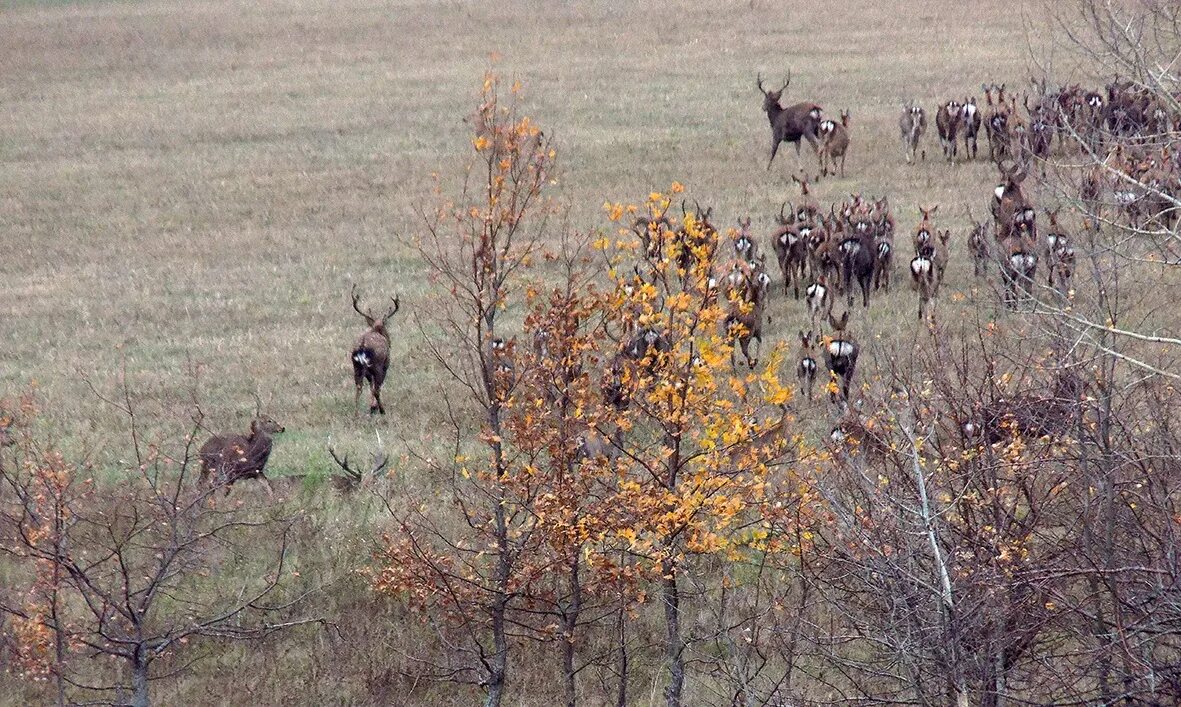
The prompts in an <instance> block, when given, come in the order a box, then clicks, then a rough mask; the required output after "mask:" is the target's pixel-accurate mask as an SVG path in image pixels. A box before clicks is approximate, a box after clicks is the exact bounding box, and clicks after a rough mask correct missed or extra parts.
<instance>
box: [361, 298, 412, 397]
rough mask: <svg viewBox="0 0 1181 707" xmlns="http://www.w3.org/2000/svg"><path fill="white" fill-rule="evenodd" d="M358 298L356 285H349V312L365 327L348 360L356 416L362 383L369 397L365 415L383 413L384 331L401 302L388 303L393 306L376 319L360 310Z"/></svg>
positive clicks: (387, 346)
mask: <svg viewBox="0 0 1181 707" xmlns="http://www.w3.org/2000/svg"><path fill="white" fill-rule="evenodd" d="M360 300H361V295H359V294H358V293H357V286H356V285H353V310H354V311H356V313H357V314H360V315H361V317H362V318H363V319H364V320H365V323H366V324H368V325H369V328H368V329H366V330H365V331H364V332H362V333H361V336H360V337H358V338H357V343H356V344H355V345H354V346H353V348H352V351H350V352H349V359H350V360H351V361H352V363H353V384H354V385H355V386H356V393H355V394H354V396H353V412H354V414H356V413H358V412H359V411H358V409H357V407H358V405H359V404H360V402H361V388H362V386H363V385H364V384H365V381H369V391H370V393H371V394H372V396H373V404H372V405H370V406H369V414H371V415H372V414H373V413H374V412H378V413H381V414H382V415H384V414H385V406H384V405H382V403H381V386H382V384H384V383H385V374H386V371H387V370H388V369H389V365H390V333H389V331H388V330H387V329H386V325H387V324H389V321H390V319H391V318H392V317H393V316H394V315H395V314H397V313H398V309H399V307H401V302H400V301H399V300H398V297H397V296H394V297H393V298H392V299H391V301H392V302H393V306H392V307H390V308H389V309H387V310H386V312H385V314H383V315H382V316H381V317H380V318H379V317H375V316H373V314H372V313H371V312H369V311H362V310H361V306H360V304H359V303H360Z"/></svg>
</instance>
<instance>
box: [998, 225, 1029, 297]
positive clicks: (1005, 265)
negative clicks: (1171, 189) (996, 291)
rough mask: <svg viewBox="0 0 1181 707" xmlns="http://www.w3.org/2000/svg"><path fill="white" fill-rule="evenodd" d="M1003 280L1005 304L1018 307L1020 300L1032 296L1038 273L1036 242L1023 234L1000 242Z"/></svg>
mask: <svg viewBox="0 0 1181 707" xmlns="http://www.w3.org/2000/svg"><path fill="white" fill-rule="evenodd" d="M1000 246H1001V253H1002V255H1003V258H1002V260H1001V282H1002V284H1003V285H1004V299H1005V305H1006V306H1008V307H1009V308H1010V309H1016V308H1017V304H1018V302H1020V301H1021V300H1022V299H1024V298H1027V297H1030V296H1032V294H1033V282H1034V277H1036V275H1037V264H1038V255H1037V248H1036V246H1035V245H1034V242H1033V241H1032V240H1031V239H1029V238H1025V237H1023V236H1021V235H1013V236H1009V237H1007V238H1005V239H1004V240H1002V241H1001V243H1000Z"/></svg>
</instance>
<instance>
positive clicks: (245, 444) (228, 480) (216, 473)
mask: <svg viewBox="0 0 1181 707" xmlns="http://www.w3.org/2000/svg"><path fill="white" fill-rule="evenodd" d="M283 431H284V429H283V426H282V425H280V424H279V423H278V422H275V421H274V420H272V419H271V418H269V417H267V416H265V415H262V414H261V413H258V414H256V416H255V418H254V419H253V420H252V421H251V422H250V434H249V435H237V434H230V435H214V436H212V437H210V438H209V439H208V440H206V442H205V444H203V445H201V449H200V451H199V452H198V453H197V456H198V457H199V458H200V460H201V476H200V483H201V484H202V485H206V484H212V486H214V487H223V486H224V487H225V490H226V495H227V496H228V495H229V494H230V487H231V486H233V485H234V484H236V483H237V482H239V481H242V480H243V479H262V481H263V482H264V483H265V484H266V487H267V492H268V493H270V494H271V495H274V489H273V488H272V487H271V482H270V480H269V479H267V477H266V475H265V474H264V473H263V469H264V468H265V467H266V465H267V460H268V459H269V458H270V456H271V448H272V447H273V446H274V441H273V438H272V435H276V434H279V433H281V432H283Z"/></svg>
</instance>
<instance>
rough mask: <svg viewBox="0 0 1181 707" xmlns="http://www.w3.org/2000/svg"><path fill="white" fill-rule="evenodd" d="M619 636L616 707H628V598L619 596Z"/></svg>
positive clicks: (621, 593)
mask: <svg viewBox="0 0 1181 707" xmlns="http://www.w3.org/2000/svg"><path fill="white" fill-rule="evenodd" d="M616 633H617V634H618V636H619V664H618V666H617V667H616V672H618V673H619V690H618V692H617V693H616V695H615V707H627V598H626V597H625V596H624V594H623V592H620V594H619V622H618V625H617V627H616Z"/></svg>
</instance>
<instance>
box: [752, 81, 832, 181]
mask: <svg viewBox="0 0 1181 707" xmlns="http://www.w3.org/2000/svg"><path fill="white" fill-rule="evenodd" d="M756 84H757V85H758V87H759V91H760V92H762V94H763V110H764V111H766V113H767V120H768V121H769V122H770V123H771V157H770V159H768V160H767V169H768V170H770V169H771V163H772V162H774V161H775V154H776V153H778V152H779V145H780V144H782V143H785V142H790V143H793V144H794V145H795V146H796V157H797V158H798V157H799V155H800V139H801V138H803V139H805V140H807V141H808V144H809V145H811V146H812V150H813V151H816V150H817V149H818V139H817V135H816V131H817V127H818V126H819V124H820V115H821V112H822V110H823V109H822V108H821V107H820V106H819V105H817V104H815V103H811V102H808V101H804V102H801V103H794V104H792V105H790V106H788V107H786V108H784V107H783V106H781V105H779V99H780V97H781V96H782V95H783V92H784V91H785V90H786V89H787V87H788V86H790V85H791V73H790V72H789V73H788V75H787V80H786V81H784V82H783V87H782V88H780V89H779V90H778V91H768V90H767V89H765V88H763V77H762V75H761V74H760V75H759V76H758V77H757V79H756Z"/></svg>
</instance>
